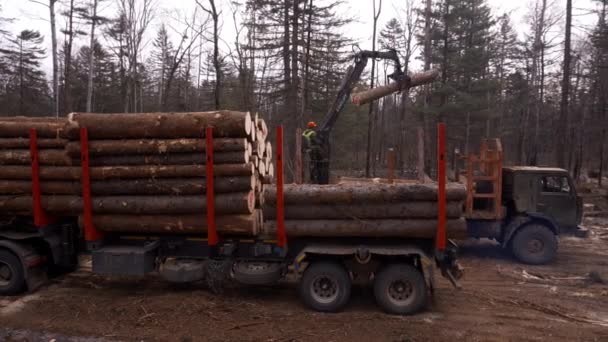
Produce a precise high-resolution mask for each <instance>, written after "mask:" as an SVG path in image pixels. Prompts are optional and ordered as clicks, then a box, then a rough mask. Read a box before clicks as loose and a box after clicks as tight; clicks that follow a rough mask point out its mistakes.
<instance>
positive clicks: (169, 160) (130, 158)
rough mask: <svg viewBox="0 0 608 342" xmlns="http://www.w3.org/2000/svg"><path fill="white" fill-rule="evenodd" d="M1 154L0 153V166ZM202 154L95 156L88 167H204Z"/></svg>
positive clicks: (230, 158)
mask: <svg viewBox="0 0 608 342" xmlns="http://www.w3.org/2000/svg"><path fill="white" fill-rule="evenodd" d="M249 157H250V155H249V154H248V153H247V152H246V151H241V152H224V153H216V154H214V155H213V161H214V163H215V164H246V163H249ZM71 162H72V165H80V159H71ZM1 163H2V152H0V164H1ZM205 164H206V157H205V154H204V153H200V154H199V153H173V154H161V155H158V154H156V155H147V154H134V155H116V156H95V157H91V158H90V159H89V165H90V166H137V165H205ZM57 165H58V164H57Z"/></svg>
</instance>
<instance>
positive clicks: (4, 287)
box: [0, 249, 25, 295]
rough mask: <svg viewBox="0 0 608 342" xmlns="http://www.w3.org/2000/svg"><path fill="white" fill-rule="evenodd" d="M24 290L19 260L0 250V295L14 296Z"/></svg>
mask: <svg viewBox="0 0 608 342" xmlns="http://www.w3.org/2000/svg"><path fill="white" fill-rule="evenodd" d="M24 288H25V273H24V271H23V265H22V264H21V260H19V258H18V257H17V256H15V255H14V254H13V253H11V252H9V251H8V250H6V249H0V295H14V294H18V293H20V292H22V291H23V289H24Z"/></svg>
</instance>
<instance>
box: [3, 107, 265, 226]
mask: <svg viewBox="0 0 608 342" xmlns="http://www.w3.org/2000/svg"><path fill="white" fill-rule="evenodd" d="M21 122H22V124H23V127H24V128H23V129H22V131H18V130H16V128H15V125H14V124H13V122H12V121H8V120H6V121H2V122H0V133H3V132H5V131H6V132H14V133H13V134H12V135H10V134H9V135H8V136H9V137H11V138H20V139H22V140H23V141H15V142H14V143H12V144H13V145H14V146H17V143H19V144H21V145H19V146H25V147H27V146H28V144H29V139H28V136H27V132H28V130H29V128H30V127H31V125H32V123H36V124H37V127H36V128H37V131H39V132H40V133H42V134H40V133H39V135H40V136H41V137H44V138H50V135H51V134H50V132H51V131H50V130H51V128H49V127H52V128H53V129H56V130H57V132H56V133H55V134H56V135H55V136H56V137H57V138H58V139H59V140H60V143H61V144H60V143H59V142H58V143H57V144H55V145H53V146H54V147H55V148H56V149H55V150H52V151H53V154H52V155H51V154H50V153H46V152H45V150H42V149H41V150H40V151H39V156H40V157H39V159H40V164H41V168H40V179H41V192H42V194H43V196H42V207H43V208H44V209H45V210H46V211H47V212H48V213H49V214H52V215H57V216H70V215H72V216H79V215H80V214H81V213H82V212H83V198H82V185H81V184H82V183H81V173H82V169H81V166H80V158H81V136H80V131H81V128H86V129H87V135H88V154H89V159H88V160H89V162H88V164H89V166H90V168H89V171H90V180H91V198H92V204H91V206H92V212H93V214H94V215H93V217H92V218H93V224H94V225H95V227H96V229H98V230H100V231H117V232H129V233H201V232H204V231H205V230H206V219H205V217H206V208H207V203H206V198H205V193H206V184H207V183H206V179H205V163H206V155H205V150H206V147H205V140H204V131H205V128H206V127H209V126H212V127H213V132H214V134H213V135H214V140H213V149H214V155H213V156H214V158H213V161H214V168H213V169H214V175H215V177H214V191H215V213H216V215H217V227H218V230H219V232H223V233H224V234H245V235H252V234H256V233H257V230H258V228H259V226H260V225H261V221H262V218H261V211H260V210H259V209H256V206H257V207H259V206H260V204H261V203H260V201H261V199H262V197H261V193H262V187H263V185H262V180H263V179H264V178H268V172H267V171H266V170H270V169H272V161H271V155H270V153H265V152H266V147H267V141H266V139H267V137H268V129H267V126H266V124H265V122H264V121H263V120H262V119H261V118H258V117H257V115H256V116H255V117H254V118H252V117H251V115H250V114H249V113H246V112H234V111H216V112H197V113H137V114H94V113H72V114H70V115H69V116H68V118H67V120H59V121H57V122H56V123H53V124H52V125H51V124H50V123H48V122H46V121H45V122H44V124H42V123H40V124H38V121H37V120H36V121H33V120H32V121H29V122H28V121H25V120H22V121H21ZM53 132H54V131H53ZM4 136H7V135H4ZM61 137H63V138H61ZM4 140H6V139H4ZM39 141H40V142H44V143H47V142H46V141H42V140H39ZM9 143H11V142H10V141H1V140H0V163H2V165H0V193H1V194H2V198H0V210H1V211H2V212H3V213H5V214H6V213H15V214H29V213H31V210H32V197H31V196H32V193H31V179H30V178H31V166H30V156H29V150H27V149H23V151H19V153H16V152H14V151H13V150H10V149H8V147H10V148H12V147H13V145H10V144H9ZM2 144H4V145H2ZM61 145H63V146H61ZM4 146H7V147H4ZM42 146H45V145H42V144H39V148H42ZM46 155H50V156H52V157H53V158H52V159H49V158H50V157H49V158H47V157H45V156H46ZM254 159H256V160H257V163H254V162H253V160H254ZM7 164H10V165H7ZM256 202H257V204H256ZM79 221H80V222H81V224H82V221H83V217H82V215H80V217H79Z"/></svg>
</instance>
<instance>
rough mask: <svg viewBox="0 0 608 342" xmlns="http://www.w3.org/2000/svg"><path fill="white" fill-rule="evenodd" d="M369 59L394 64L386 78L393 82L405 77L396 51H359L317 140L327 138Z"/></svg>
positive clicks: (319, 130) (347, 71)
mask: <svg viewBox="0 0 608 342" xmlns="http://www.w3.org/2000/svg"><path fill="white" fill-rule="evenodd" d="M370 58H377V59H388V60H391V61H393V62H394V63H395V71H394V72H393V73H392V74H390V75H389V76H388V77H389V78H391V79H393V80H395V81H400V80H402V79H403V78H404V77H407V76H406V75H405V74H404V72H403V71H402V70H401V63H400V62H399V56H398V55H397V51H395V50H386V51H367V50H363V51H359V52H357V53H356V54H355V56H354V64H353V65H351V66H349V67H348V69H346V75H345V76H344V79H343V80H342V83H341V84H340V89H339V90H338V95H337V96H336V98H335V100H334V102H333V104H332V106H331V107H330V108H329V110H328V111H327V114H326V115H325V119H323V122H322V123H321V125H320V127H319V129H318V132H319V135H320V136H319V138H321V140H325V139H327V138H328V136H329V133H330V131H331V129H332V128H333V126H334V124H335V123H336V120H338V117H339V116H340V113H341V112H342V110H343V109H344V105H345V104H346V102H347V101H348V100H349V98H350V95H351V93H352V91H353V88H354V87H355V85H356V84H357V82H359V80H360V79H361V74H362V73H363V70H364V69H365V66H366V65H367V60H368V59H370Z"/></svg>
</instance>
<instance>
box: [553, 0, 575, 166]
mask: <svg viewBox="0 0 608 342" xmlns="http://www.w3.org/2000/svg"><path fill="white" fill-rule="evenodd" d="M571 30H572V0H567V1H566V33H565V40H564V69H563V72H562V95H561V101H560V105H559V109H560V111H559V113H560V115H559V124H558V126H557V127H558V129H557V136H558V139H557V146H556V149H555V153H556V154H557V156H556V157H557V158H556V160H557V165H558V166H560V167H567V165H566V155H567V154H566V153H567V149H566V146H568V143H569V142H568V141H567V140H568V135H569V129H570V122H569V121H570V118H569V115H568V104H569V97H570V61H571V55H570V50H571V47H570V38H571Z"/></svg>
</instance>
